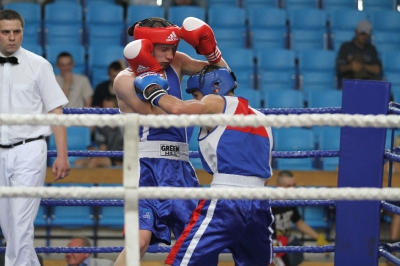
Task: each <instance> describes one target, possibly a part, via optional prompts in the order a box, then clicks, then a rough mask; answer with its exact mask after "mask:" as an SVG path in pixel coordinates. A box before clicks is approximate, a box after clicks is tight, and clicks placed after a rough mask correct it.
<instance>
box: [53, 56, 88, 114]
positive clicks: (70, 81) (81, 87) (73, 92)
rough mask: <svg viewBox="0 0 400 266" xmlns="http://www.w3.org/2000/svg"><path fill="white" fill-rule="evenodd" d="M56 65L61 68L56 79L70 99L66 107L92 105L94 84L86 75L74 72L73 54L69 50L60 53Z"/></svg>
mask: <svg viewBox="0 0 400 266" xmlns="http://www.w3.org/2000/svg"><path fill="white" fill-rule="evenodd" d="M56 66H57V68H58V69H59V70H60V74H58V75H57V76H56V80H57V82H58V84H59V85H60V87H61V88H62V90H63V92H64V93H65V96H67V98H68V100H69V103H68V105H67V106H66V107H73V108H82V107H91V106H92V95H93V88H92V85H90V81H89V79H88V77H86V76H85V75H82V74H75V73H73V72H72V70H73V68H74V60H73V58H72V55H71V54H70V53H68V52H62V53H60V54H59V55H58V56H57V64H56Z"/></svg>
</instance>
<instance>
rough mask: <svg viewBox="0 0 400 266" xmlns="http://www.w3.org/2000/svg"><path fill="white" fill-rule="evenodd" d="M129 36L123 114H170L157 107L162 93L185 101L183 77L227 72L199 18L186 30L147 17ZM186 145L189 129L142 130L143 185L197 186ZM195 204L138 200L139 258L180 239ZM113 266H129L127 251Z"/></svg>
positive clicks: (120, 88) (120, 92)
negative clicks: (212, 68) (208, 70)
mask: <svg viewBox="0 0 400 266" xmlns="http://www.w3.org/2000/svg"><path fill="white" fill-rule="evenodd" d="M128 34H129V35H131V36H133V37H134V40H133V41H132V42H130V43H129V44H128V45H127V46H126V47H125V49H124V51H123V54H124V57H125V58H126V60H127V62H128V65H129V68H128V69H125V70H123V71H121V72H120V73H119V74H118V76H117V77H116V79H115V81H114V91H115V93H116V96H117V99H118V105H119V109H120V112H121V113H138V114H155V115H159V114H166V113H165V112H164V111H163V110H161V109H160V108H158V107H157V103H158V100H159V98H160V96H162V95H163V93H168V94H170V95H174V96H176V97H178V98H180V99H181V98H182V93H181V86H180V82H181V80H182V77H183V75H188V76H190V75H193V74H195V73H197V72H198V71H200V70H201V69H202V68H203V67H204V66H206V65H207V64H215V65H218V66H221V67H228V66H227V64H226V62H225V61H224V59H223V58H222V56H221V52H220V51H219V49H218V48H217V43H216V40H215V37H214V33H213V31H212V30H211V28H210V27H209V26H208V25H207V24H206V23H204V22H203V21H201V20H199V19H196V18H191V17H189V18H187V19H185V21H184V22H183V25H182V28H179V27H178V26H176V25H174V24H172V23H170V22H168V21H167V20H165V19H163V18H149V19H145V20H142V21H140V22H137V23H135V24H134V25H133V26H132V27H130V28H129V30H128ZM181 38H182V39H183V40H185V41H187V42H188V43H189V44H190V45H192V46H193V47H194V49H195V50H196V51H197V52H198V53H199V54H202V55H204V56H205V58H206V59H207V61H201V60H195V59H193V58H191V57H190V56H188V55H186V54H184V53H181V52H179V51H177V49H178V44H179V41H180V39H181ZM156 73H158V74H160V75H158V74H156ZM152 84H158V85H159V86H153V87H155V88H162V90H158V89H155V90H145V88H147V87H148V86H150V85H152ZM136 89H137V90H136ZM136 91H146V93H143V94H137V92H136ZM187 143H188V139H187V133H186V129H185V128H167V129H165V128H148V127H141V128H140V144H139V157H140V179H139V186H176V187H195V186H198V185H199V184H198V180H197V177H196V175H195V171H194V169H193V166H192V165H191V163H190V162H189V155H188V154H189V153H188V144H187ZM165 147H167V148H168V150H169V151H168V152H166V151H165ZM196 205H197V201H195V200H163V201H159V200H150V199H142V200H140V202H139V229H140V231H139V238H140V255H141V256H143V255H144V254H145V252H146V250H147V248H148V246H149V245H152V244H156V243H165V244H171V231H173V233H174V235H175V237H179V235H180V234H181V232H182V231H183V229H184V226H185V224H186V223H187V222H188V221H189V219H190V215H191V213H192V211H193V210H194V209H195V208H196ZM115 265H116V266H121V265H125V249H124V250H123V251H122V252H121V254H120V255H119V256H118V258H117V260H116V262H115Z"/></svg>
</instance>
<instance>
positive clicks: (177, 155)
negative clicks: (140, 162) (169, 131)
mask: <svg viewBox="0 0 400 266" xmlns="http://www.w3.org/2000/svg"><path fill="white" fill-rule="evenodd" d="M139 157H140V158H162V159H171V160H181V161H189V145H188V144H187V143H183V142H174V141H146V142H140V143H139Z"/></svg>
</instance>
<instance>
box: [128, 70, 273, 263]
mask: <svg viewBox="0 0 400 266" xmlns="http://www.w3.org/2000/svg"><path fill="white" fill-rule="evenodd" d="M145 78H146V79H147V80H146V81H145V82H143V84H151V85H148V86H147V87H146V88H144V86H139V84H138V86H137V87H141V88H144V89H142V90H139V91H137V93H138V96H139V94H140V96H139V97H140V98H141V99H142V100H145V101H148V102H151V103H152V104H153V105H157V106H158V107H160V108H161V109H162V110H164V111H165V112H167V113H170V114H231V115H245V116H247V115H260V116H263V115H264V114H262V113H261V112H259V111H257V110H255V109H253V108H251V107H250V106H249V103H248V101H247V100H246V99H244V98H242V97H237V96H235V95H234V94H233V91H234V90H235V89H236V86H237V84H236V81H235V77H234V75H233V73H232V72H230V71H229V70H228V69H227V68H219V67H214V66H206V67H204V68H203V69H202V70H201V71H199V72H197V73H196V74H194V75H192V76H191V77H190V78H189V79H188V82H187V89H186V92H188V93H191V94H192V95H193V97H194V98H195V99H196V100H189V101H182V100H180V99H178V98H176V97H174V96H172V95H169V94H168V93H167V91H166V90H165V89H163V88H168V86H167V85H165V84H163V83H158V82H157V81H156V80H154V79H157V78H158V77H157V75H149V76H147V77H145ZM143 84H141V85H143ZM135 85H136V83H135ZM198 141H199V154H200V159H201V161H202V164H203V168H204V170H206V171H207V172H208V173H210V174H212V175H213V180H212V183H211V187H226V188H230V187H263V186H264V182H265V181H266V179H269V178H270V177H271V176H272V168H271V164H270V163H271V150H272V145H273V140H272V131H271V128H270V127H265V126H260V127H232V126H227V125H223V126H216V127H206V126H203V127H201V129H200V132H199V136H198ZM272 222H273V216H272V212H271V208H270V205H269V200H225V199H213V200H201V201H199V203H198V206H197V208H196V210H195V211H194V212H193V213H192V216H191V220H190V222H189V223H188V225H187V226H186V228H185V230H184V232H183V233H182V234H181V236H180V237H179V238H178V240H177V241H176V243H175V245H174V247H173V248H172V250H171V252H170V254H169V255H168V257H167V259H166V261H165V264H166V265H181V263H182V262H186V264H185V265H217V264H218V255H219V254H220V253H221V252H222V251H223V250H224V249H229V250H230V251H231V252H232V254H235V256H234V257H233V259H234V261H235V265H239V266H247V265H270V266H272V265H275V263H274V262H273V261H272V258H273V252H272V232H273V231H272V229H271V228H270V226H271V225H272ZM193 243H196V244H193Z"/></svg>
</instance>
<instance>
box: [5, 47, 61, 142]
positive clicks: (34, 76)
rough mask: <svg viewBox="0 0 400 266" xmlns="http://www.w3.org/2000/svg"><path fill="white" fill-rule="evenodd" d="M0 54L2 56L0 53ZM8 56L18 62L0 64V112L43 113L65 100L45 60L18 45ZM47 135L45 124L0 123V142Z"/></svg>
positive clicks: (50, 67) (47, 129)
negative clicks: (13, 57)
mask: <svg viewBox="0 0 400 266" xmlns="http://www.w3.org/2000/svg"><path fill="white" fill-rule="evenodd" d="M0 56H3V57H4V55H2V54H1V53H0ZM12 56H15V57H17V58H18V62H19V64H11V63H5V64H0V84H1V86H0V111H1V114H47V113H48V112H49V111H51V110H53V109H55V108H57V107H59V106H65V105H66V104H67V103H68V99H67V97H66V96H65V94H64V92H63V91H62V90H61V88H60V86H59V85H58V83H57V81H56V79H55V76H54V72H53V67H52V66H51V64H50V63H49V62H48V61H47V60H46V59H44V58H43V57H41V56H38V55H36V54H34V53H32V52H30V51H28V50H25V49H24V48H22V47H20V48H19V49H18V50H17V51H16V52H15V53H14V54H13V55H12ZM50 134H51V127H50V126H45V125H37V126H33V125H9V126H8V125H1V126H0V144H2V145H9V144H12V143H16V142H19V141H22V140H25V139H29V138H37V137H39V136H41V135H43V136H49V135H50Z"/></svg>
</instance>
